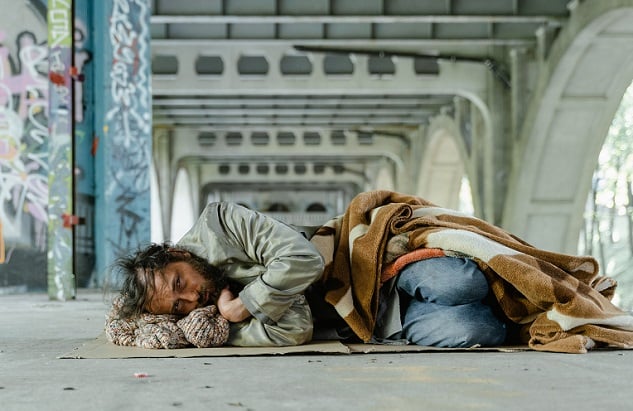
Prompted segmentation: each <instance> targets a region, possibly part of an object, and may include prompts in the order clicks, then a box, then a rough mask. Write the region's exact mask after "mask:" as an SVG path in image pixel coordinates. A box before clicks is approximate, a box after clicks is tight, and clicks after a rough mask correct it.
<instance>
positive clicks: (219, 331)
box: [105, 295, 229, 349]
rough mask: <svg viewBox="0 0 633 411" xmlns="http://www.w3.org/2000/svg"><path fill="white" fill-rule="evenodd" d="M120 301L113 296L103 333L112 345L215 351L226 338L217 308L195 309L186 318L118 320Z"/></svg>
mask: <svg viewBox="0 0 633 411" xmlns="http://www.w3.org/2000/svg"><path fill="white" fill-rule="evenodd" d="M122 303H123V297H122V296H120V295H119V296H117V297H116V298H115V299H114V301H113V302H112V308H111V309H110V312H109V313H108V314H107V315H106V323H105V333H106V336H107V337H108V340H110V341H111V342H112V343H114V344H117V345H127V346H135V347H141V348H165V349H174V348H184V347H189V346H191V345H192V344H193V345H195V346H196V347H216V346H220V345H222V344H224V343H225V342H226V341H227V340H228V338H229V323H228V321H227V320H226V319H224V318H223V317H222V316H220V314H219V313H218V310H217V307H215V306H208V307H202V308H198V309H196V310H194V311H192V312H191V313H189V315H187V316H186V317H179V316H176V315H165V314H160V315H159V314H149V313H145V314H142V315H140V316H139V317H137V318H121V316H120V311H121V306H122Z"/></svg>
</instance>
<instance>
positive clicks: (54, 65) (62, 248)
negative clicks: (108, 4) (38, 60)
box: [47, 0, 76, 300]
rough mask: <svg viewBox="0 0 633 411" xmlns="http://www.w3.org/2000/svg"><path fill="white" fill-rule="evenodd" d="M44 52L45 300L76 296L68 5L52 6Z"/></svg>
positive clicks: (70, 15) (70, 19)
mask: <svg viewBox="0 0 633 411" xmlns="http://www.w3.org/2000/svg"><path fill="white" fill-rule="evenodd" d="M48 48H49V60H48V62H49V78H50V83H49V104H48V106H49V123H48V129H49V143H48V151H49V164H50V169H49V170H50V171H49V178H48V253H47V260H48V296H49V297H50V298H51V299H55V300H68V299H72V298H75V293H76V285H75V274H74V267H73V181H74V179H73V80H72V78H71V69H72V67H73V3H72V1H71V0H67V1H56V2H51V4H50V5H49V9H48Z"/></svg>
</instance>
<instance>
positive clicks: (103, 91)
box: [0, 0, 151, 293]
mask: <svg viewBox="0 0 633 411" xmlns="http://www.w3.org/2000/svg"><path fill="white" fill-rule="evenodd" d="M50 1H51V0H48V1H47V0H0V7H2V9H3V10H10V13H4V14H1V15H0V59H1V62H0V224H1V227H2V231H1V233H0V235H1V236H2V237H0V240H2V241H1V242H3V243H4V246H5V257H6V258H5V260H4V261H3V262H1V263H0V293H3V292H11V291H14V290H15V289H16V288H17V289H19V290H22V289H29V290H43V289H46V288H47V254H48V255H49V256H50V255H51V254H50V251H51V250H53V249H55V250H56V251H59V252H61V253H62V254H63V255H61V256H60V257H59V258H62V259H67V258H69V257H70V258H73V262H74V264H73V270H74V271H75V273H74V274H75V278H76V280H77V285H78V286H80V287H83V286H95V285H101V283H102V282H103V281H104V272H105V271H106V267H107V266H108V265H109V264H111V263H112V261H113V260H114V259H115V258H116V257H117V256H118V255H120V254H122V253H123V252H125V251H127V250H129V249H130V248H133V247H135V246H137V245H139V244H141V243H144V242H147V241H148V240H149V238H150V233H149V231H150V215H149V208H150V207H149V204H150V200H149V198H150V192H149V191H150V190H149V170H150V164H151V95H150V68H149V67H150V59H149V39H150V35H149V15H150V4H151V1H150V0H115V1H104V2H94V1H92V0H74V1H73V3H74V4H73V6H74V12H75V16H74V32H73V34H74V36H73V37H74V45H73V46H74V54H73V67H72V75H73V82H72V83H73V92H74V95H73V120H74V134H73V139H74V144H73V146H74V165H73V169H72V170H73V180H74V181H73V187H74V197H75V198H74V207H73V208H74V210H73V216H72V217H76V218H74V219H72V220H71V221H72V223H71V224H70V226H72V227H68V229H69V230H74V239H75V241H74V250H71V249H67V248H64V247H61V248H60V247H57V248H55V244H52V245H51V244H49V243H50V242H49V241H48V240H49V239H48V235H47V227H48V225H49V223H50V221H51V215H50V212H51V210H52V209H53V208H51V207H50V199H49V191H50V190H49V188H50V182H51V181H55V178H56V177H57V176H56V174H55V171H54V170H55V167H54V166H53V167H51V164H50V155H49V151H50V144H49V143H50V136H51V133H50V126H51V122H50V121H49V101H50V91H49V86H50V76H49V74H50V73H49V54H48V53H49V49H48V44H47V28H48V24H47V12H48V5H49V4H50ZM54 1H57V2H60V1H61V2H64V1H65V0H54ZM95 3H96V4H95ZM95 50H98V51H95ZM95 68H98V69H95ZM95 99H98V101H99V102H100V104H99V105H98V108H97V110H95V105H94V101H95ZM95 210H100V213H97V212H95ZM54 217H55V218H57V217H58V216H54ZM75 223H78V225H74V224H75ZM52 240H54V239H52ZM53 243H54V241H53ZM71 253H72V255H70V254H71ZM53 257H54V258H57V257H56V256H53ZM53 263H55V262H53Z"/></svg>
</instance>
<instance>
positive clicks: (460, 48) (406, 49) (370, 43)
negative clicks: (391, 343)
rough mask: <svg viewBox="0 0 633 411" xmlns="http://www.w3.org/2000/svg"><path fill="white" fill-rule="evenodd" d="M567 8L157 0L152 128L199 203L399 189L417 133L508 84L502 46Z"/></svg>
mask: <svg viewBox="0 0 633 411" xmlns="http://www.w3.org/2000/svg"><path fill="white" fill-rule="evenodd" d="M569 3H570V2H569V1H568V0H409V1H407V0H363V1H358V0H216V1H206V0H205V1H202V0H180V1H172V0H154V2H153V7H152V17H151V31H152V34H151V35H152V43H151V44H152V72H153V91H152V92H153V114H154V119H153V122H154V127H155V128H156V129H157V130H163V131H165V132H166V133H165V135H168V136H169V137H168V138H169V141H170V143H169V144H170V147H171V151H170V153H171V156H172V157H171V158H170V160H169V166H170V168H171V169H172V174H173V172H175V171H174V170H176V169H178V168H184V169H187V170H189V172H190V174H192V175H193V174H195V175H196V177H195V179H194V185H195V187H198V188H199V190H200V193H199V195H200V196H202V197H204V196H206V195H208V194H209V193H210V192H213V191H214V190H216V191H217V190H220V191H222V192H224V193H226V192H230V191H235V192H238V191H241V190H244V189H245V188H246V189H248V190H252V191H256V190H259V191H269V192H274V193H276V194H275V196H278V195H279V193H280V192H283V191H284V190H287V191H288V192H291V191H296V190H298V189H302V190H304V191H305V190H307V191H310V190H311V189H313V191H314V192H318V193H321V192H325V191H328V190H329V191H332V190H340V191H342V192H344V193H345V195H347V196H349V195H351V194H354V191H360V190H362V189H365V188H367V187H370V186H371V184H369V183H368V181H374V180H375V179H376V178H378V177H379V176H380V175H381V173H382V172H383V171H384V170H391V171H390V172H392V175H393V181H392V183H393V184H394V185H395V186H396V187H398V188H402V187H407V185H406V183H405V182H403V181H402V180H406V179H407V178H408V176H409V175H408V174H407V168H409V167H410V165H411V164H415V162H416V161H419V158H420V153H419V150H420V148H421V147H423V144H424V141H422V140H423V139H424V133H422V132H421V131H420V130H422V129H423V128H424V127H426V126H428V125H429V124H430V122H432V120H433V119H434V118H437V117H438V116H443V115H444V116H455V115H456V113H457V112H458V110H459V107H458V106H459V104H460V101H462V100H463V99H467V100H470V99H475V98H481V97H482V96H485V95H486V93H488V90H489V87H490V82H495V83H496V85H495V86H496V87H501V88H505V89H507V88H508V87H510V85H511V81H512V79H511V70H510V66H509V64H508V62H509V55H510V52H511V51H512V50H521V52H523V53H527V54H529V55H532V56H534V55H538V54H539V53H540V54H546V53H547V51H548V47H549V45H550V44H551V41H552V40H553V38H554V37H555V35H556V33H557V32H558V30H559V29H560V27H561V26H562V25H563V24H564V23H565V21H566V20H567V19H568V17H569V13H570V10H569ZM464 144H466V145H468V143H467V142H465V143H464ZM170 178H171V180H172V181H173V179H174V177H173V175H172V176H171V177H170ZM412 188H414V187H412ZM205 190H206V191H205ZM200 200H201V201H203V200H204V198H202V199H200Z"/></svg>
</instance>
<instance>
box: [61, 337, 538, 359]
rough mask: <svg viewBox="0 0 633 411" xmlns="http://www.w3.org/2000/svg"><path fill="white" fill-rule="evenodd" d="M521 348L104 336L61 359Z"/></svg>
mask: <svg viewBox="0 0 633 411" xmlns="http://www.w3.org/2000/svg"><path fill="white" fill-rule="evenodd" d="M529 350H530V349H529V348H528V347H527V346H519V347H472V348H438V347H425V346H419V345H380V344H343V343H341V342H339V341H314V342H312V343H310V344H304V345H297V346H292V347H228V346H225V347H216V348H179V349H174V350H152V349H145V348H138V347H124V346H119V345H114V344H112V343H111V342H109V341H108V340H107V338H106V336H105V334H101V335H100V336H99V337H97V338H96V339H94V340H92V341H89V342H87V343H85V344H83V345H82V346H80V347H77V348H75V349H74V350H72V351H70V352H68V353H66V354H63V355H61V356H59V357H58V358H66V359H109V358H111V359H117V358H193V357H242V356H264V355H292V354H321V355H323V354H374V353H401V352H435V351H439V352H451V351H500V352H516V351H529Z"/></svg>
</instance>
